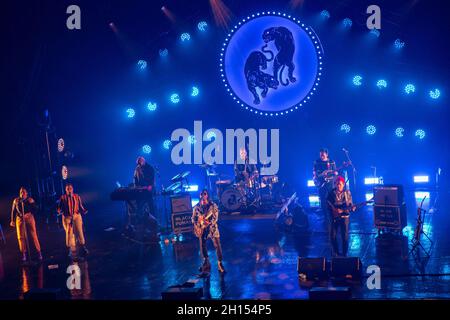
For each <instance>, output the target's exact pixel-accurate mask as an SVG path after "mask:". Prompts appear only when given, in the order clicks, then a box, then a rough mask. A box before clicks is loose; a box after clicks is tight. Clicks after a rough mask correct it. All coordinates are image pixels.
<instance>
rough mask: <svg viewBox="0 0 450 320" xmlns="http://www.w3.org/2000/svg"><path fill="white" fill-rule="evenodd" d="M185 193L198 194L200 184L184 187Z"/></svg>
mask: <svg viewBox="0 0 450 320" xmlns="http://www.w3.org/2000/svg"><path fill="white" fill-rule="evenodd" d="M184 191H186V192H197V191H198V184H191V185H189V186H185V187H184Z"/></svg>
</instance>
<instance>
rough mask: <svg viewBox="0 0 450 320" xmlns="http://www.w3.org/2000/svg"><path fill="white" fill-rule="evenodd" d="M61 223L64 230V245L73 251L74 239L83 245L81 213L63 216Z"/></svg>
mask: <svg viewBox="0 0 450 320" xmlns="http://www.w3.org/2000/svg"><path fill="white" fill-rule="evenodd" d="M72 218H73V219H72ZM62 223H63V227H64V230H65V231H66V246H67V247H68V248H70V250H72V251H75V250H76V248H77V246H76V241H75V239H77V240H78V243H79V244H80V245H82V246H84V244H85V240H84V234H83V218H82V217H81V215H80V214H76V215H74V216H73V217H71V216H63V219H62Z"/></svg>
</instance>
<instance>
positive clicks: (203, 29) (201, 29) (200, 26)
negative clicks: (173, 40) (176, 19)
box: [197, 21, 208, 32]
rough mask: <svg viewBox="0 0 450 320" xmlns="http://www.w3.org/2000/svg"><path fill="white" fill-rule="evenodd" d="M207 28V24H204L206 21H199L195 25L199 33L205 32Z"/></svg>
mask: <svg viewBox="0 0 450 320" xmlns="http://www.w3.org/2000/svg"><path fill="white" fill-rule="evenodd" d="M207 28H208V23H206V21H200V22H199V23H198V24H197V29H198V30H200V31H202V32H203V31H206V29H207Z"/></svg>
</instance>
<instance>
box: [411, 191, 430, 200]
mask: <svg viewBox="0 0 450 320" xmlns="http://www.w3.org/2000/svg"><path fill="white" fill-rule="evenodd" d="M425 197H427V199H428V200H429V199H430V193H429V192H428V191H416V192H414V198H415V199H416V200H420V201H422V199H423V198H425Z"/></svg>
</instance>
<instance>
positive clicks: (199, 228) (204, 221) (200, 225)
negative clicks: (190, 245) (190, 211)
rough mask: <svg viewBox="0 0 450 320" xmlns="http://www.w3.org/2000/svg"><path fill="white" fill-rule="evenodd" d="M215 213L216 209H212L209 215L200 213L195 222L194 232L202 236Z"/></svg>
mask: <svg viewBox="0 0 450 320" xmlns="http://www.w3.org/2000/svg"><path fill="white" fill-rule="evenodd" d="M213 214H214V211H213V210H211V212H210V213H209V214H208V215H207V216H204V215H199V216H198V220H197V222H196V223H195V224H194V234H195V235H196V236H197V237H201V236H202V234H203V231H204V230H205V229H206V228H207V227H208V226H209V225H210V224H211V221H209V218H211V216H212V215H213Z"/></svg>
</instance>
